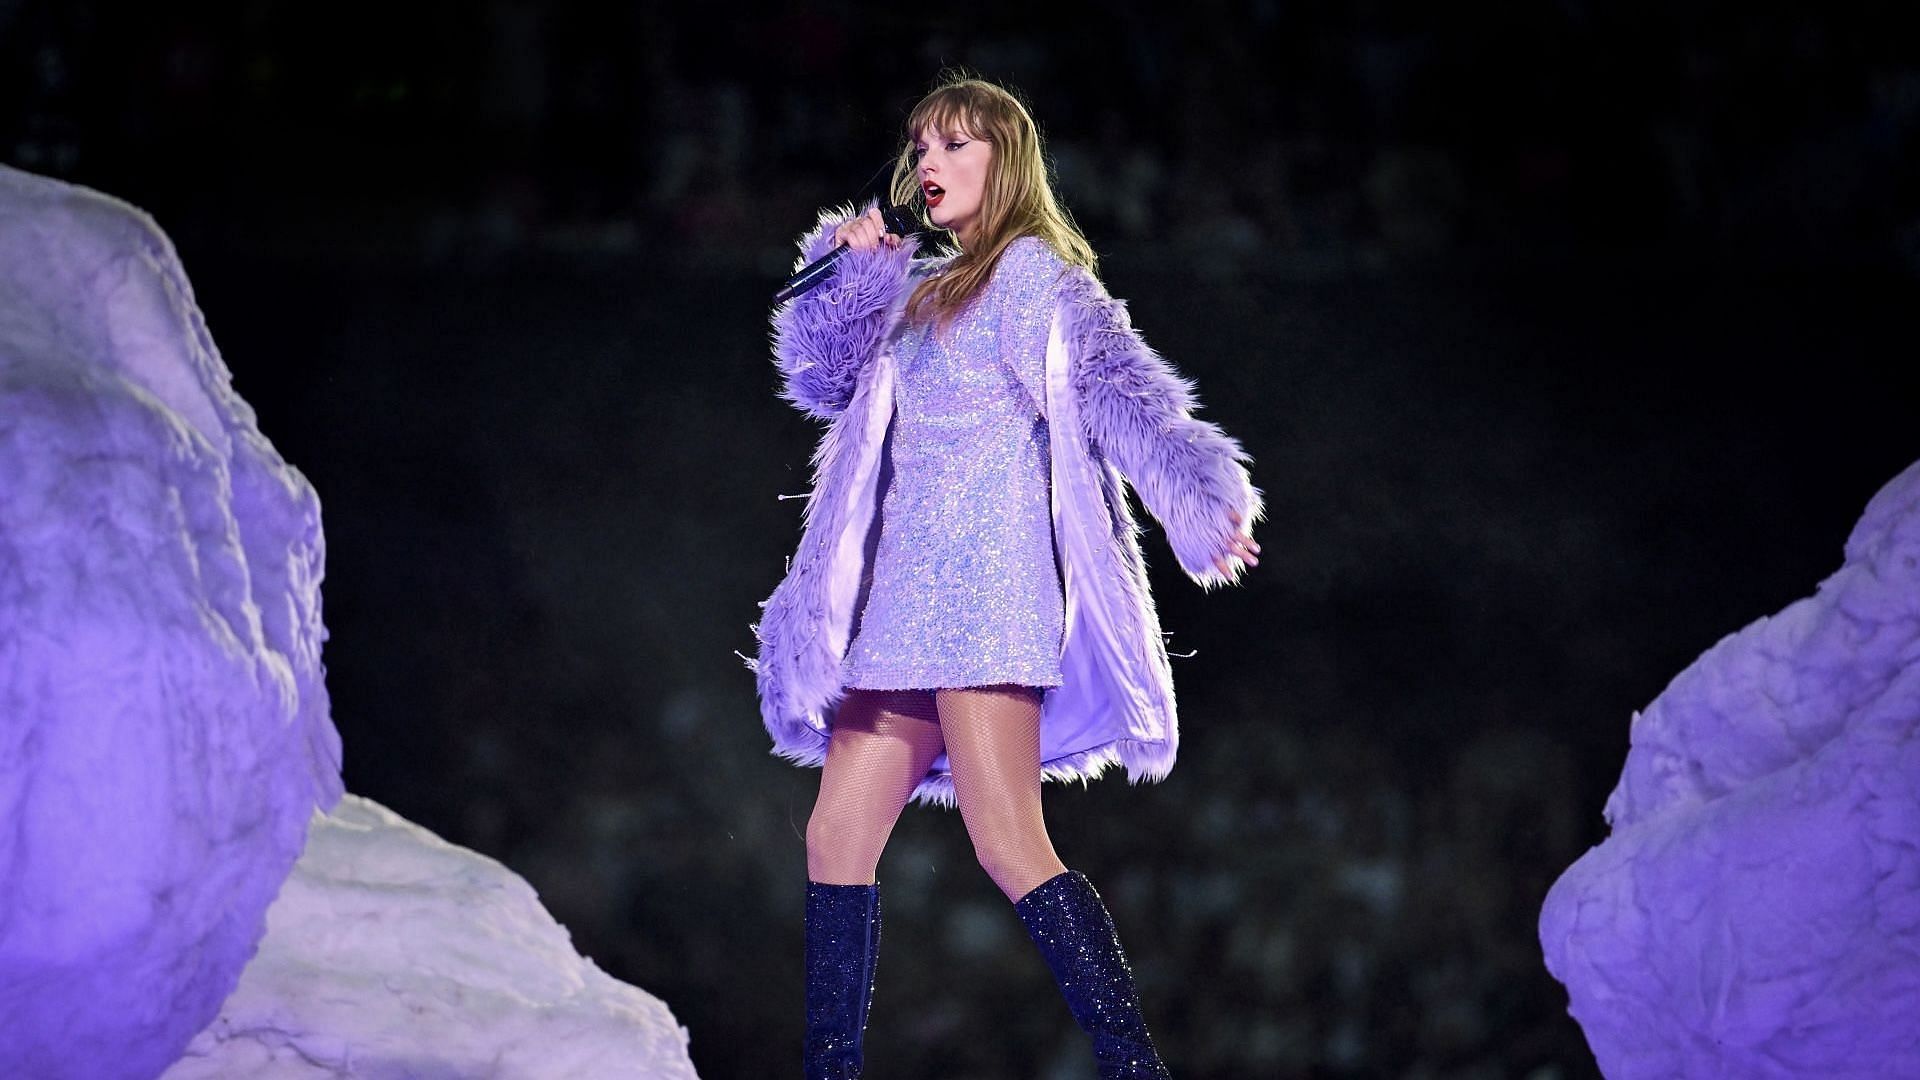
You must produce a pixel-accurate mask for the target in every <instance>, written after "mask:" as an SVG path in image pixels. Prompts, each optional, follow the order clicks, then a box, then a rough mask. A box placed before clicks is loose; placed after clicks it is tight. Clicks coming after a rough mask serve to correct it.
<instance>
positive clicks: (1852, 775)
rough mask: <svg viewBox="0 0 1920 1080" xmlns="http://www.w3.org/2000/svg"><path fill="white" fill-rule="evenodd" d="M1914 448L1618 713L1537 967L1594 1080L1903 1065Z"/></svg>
mask: <svg viewBox="0 0 1920 1080" xmlns="http://www.w3.org/2000/svg"><path fill="white" fill-rule="evenodd" d="M1917 729H1920V465H1916V466H1913V467H1911V468H1908V469H1907V470H1906V471H1905V472H1904V473H1902V474H1901V475H1900V476H1899V477H1897V478H1895V479H1894V480H1893V481H1892V482H1891V483H1889V484H1888V485H1887V486H1886V487H1885V488H1884V489H1883V490H1882V491H1881V492H1880V493H1879V494H1878V495H1877V496H1875V497H1874V499H1873V500H1872V502H1871V503H1870V504H1869V505H1868V507H1867V510H1866V513H1865V514H1864V516H1863V517H1862V518H1861V520H1860V523H1859V524H1858V525H1857V526H1856V527H1855V529H1854V531H1853V534H1852V536H1851V537H1850V538H1849V539H1848V541H1847V545H1846V561H1845V564H1844V565H1843V566H1842V567H1841V568H1840V570H1839V571H1838V572H1836V573H1835V574H1834V575H1833V576H1831V577H1829V578H1828V579H1827V580H1826V581H1824V582H1822V583H1821V584H1820V587H1819V590H1818V592H1817V593H1816V594H1815V595H1813V596H1811V597H1809V598H1807V599H1804V600H1801V601H1799V602H1797V603H1795V604H1793V605H1791V606H1789V607H1788V608H1787V609H1786V610H1784V611H1782V612H1781V613H1780V614H1778V615H1775V616H1773V617H1771V618H1765V619H1761V620H1759V621H1757V622H1755V623H1754V624H1753V625H1751V626H1748V627H1746V628H1745V629H1743V630H1741V631H1739V632H1738V633H1735V634H1732V635H1730V636H1728V637H1727V638H1725V639H1724V640H1722V641H1721V642H1720V643H1719V644H1717V645H1715V646H1714V647H1713V648H1712V649H1710V650H1708V651H1707V653H1706V654H1705V655H1703V656H1702V657H1701V658H1700V659H1699V660H1698V661H1696V662H1695V663H1694V664H1693V665H1692V666H1691V667H1689V668H1687V670H1685V671H1684V672H1682V673H1681V674H1680V675H1679V676H1678V677H1676V678H1675V679H1674V680H1673V682H1672V683H1671V684H1670V685H1669V686H1668V687H1667V689H1666V690H1665V691H1664V692H1662V693H1661V695H1660V696H1659V697H1658V698H1657V699H1656V700H1655V701H1654V702H1653V703H1652V704H1651V705H1649V706H1648V707H1647V709H1646V711H1645V712H1644V713H1642V714H1640V715H1637V716H1635V717H1634V720H1633V728H1632V749H1631V750H1630V752H1629V753H1628V756H1627V762H1626V766H1625V768H1624V769H1623V770H1622V773H1621V777H1620V782H1619V785H1618V787H1617V788H1616V789H1615V790H1614V792H1613V794H1612V796H1611V797H1610V798H1609V799H1608V800H1607V806H1606V816H1607V820H1608V821H1609V822H1610V823H1611V825H1612V827H1613V831H1612V834H1611V836H1610V837H1609V838H1608V839H1607V840H1606V841H1605V842H1604V843H1602V844H1600V845H1599V846H1598V847H1596V848H1594V849H1593V850H1592V851H1589V852H1588V853H1587V854H1586V855H1585V856H1583V857H1582V858H1581V859H1580V860H1579V861H1578V862H1576V863H1575V864H1574V865H1573V866H1572V867H1571V868H1569V869H1568V870H1567V872H1566V873H1565V874H1564V875H1562V876H1561V878H1560V880H1559V881H1558V882H1557V883H1555V885H1554V887H1553V889H1552V891H1551V892H1550V893H1549V894H1548V897H1547V902H1546V905H1545V908H1544V909H1543V911H1542V913H1541V919H1540V938H1541V944H1542V946H1543V947H1544V949H1545V951H1546V960H1547V966H1548V969H1549V970H1551V971H1552V972H1553V974H1554V976H1555V977H1556V978H1558V979H1560V980H1561V982H1563V983H1565V984H1566V986H1567V989H1568V993H1569V996H1570V999H1571V1005H1570V1011H1571V1012H1572V1014H1573V1015H1574V1017H1575V1018H1576V1019H1578V1020H1579V1022H1580V1024H1581V1026H1582V1028H1583V1029H1584V1030H1585V1032H1586V1035H1587V1040H1588V1042H1589V1044H1590V1045H1591V1046H1592V1047H1593V1051H1594V1056H1595V1058H1596V1059H1597V1060H1598V1062H1599V1064H1600V1067H1601V1069H1602V1071H1603V1072H1605V1073H1606V1074H1607V1075H1608V1076H1609V1077H1614V1078H1628V1077H1674V1076H1684V1077H1728V1078H1734V1077H1739V1078H1742V1080H1753V1078H1763V1077H1806V1076H1819V1077H1825V1078H1834V1080H1838V1078H1846V1077H1858V1078H1862V1080H1865V1078H1868V1077H1872V1078H1884V1077H1894V1076H1920V1022H1916V1020H1915V1018H1916V1017H1920V739H1916V737H1915V736H1916V730H1917Z"/></svg>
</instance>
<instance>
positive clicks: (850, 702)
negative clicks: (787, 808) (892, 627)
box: [807, 690, 944, 884]
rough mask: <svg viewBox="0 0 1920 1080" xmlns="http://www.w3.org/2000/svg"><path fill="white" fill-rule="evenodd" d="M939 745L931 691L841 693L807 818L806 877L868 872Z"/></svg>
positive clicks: (931, 761) (824, 878)
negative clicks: (816, 795)
mask: <svg viewBox="0 0 1920 1080" xmlns="http://www.w3.org/2000/svg"><path fill="white" fill-rule="evenodd" d="M943 749H944V743H943V738H942V735H941V731H940V722H939V714H938V712H937V710H936V706H935V704H934V699H933V694H932V693H931V692H929V691H925V690H849V691H847V696H846V699H845V700H844V701H842V702H841V704H840V708H839V710H838V711H837V712H836V713H835V714H834V719H833V733H832V735H831V736H830V737H829V739H828V741H827V761H826V765H825V767H824V768H823V769H822V770H821V772H820V795H819V798H818V799H817V801H815V803H814V807H813V816H812V818H811V819H809V821H808V822H807V862H808V867H809V872H810V873H814V874H815V876H814V877H813V880H815V881H821V882H826V881H827V880H828V877H863V876H865V877H870V876H871V874H872V866H873V865H874V864H877V863H878V862H879V859H880V853H881V850H882V849H883V848H884V847H885V846H886V841H887V837H888V836H889V835H891V834H892V832H893V824H894V822H895V821H897V820H898V819H899V817H900V811H901V810H902V809H903V808H904V807H905V806H906V805H907V799H908V798H910V797H911V796H912V795H913V789H914V788H915V787H916V786H918V785H919V783H920V781H921V780H923V779H925V778H926V775H927V770H928V769H929V768H930V767H931V766H932V765H933V761H934V759H935V758H937V757H939V756H940V754H941V752H942V750H943ZM820 872H824V873H826V874H827V876H826V877H823V876H819V873H820ZM834 883H836V884H860V882H851V881H849V882H834Z"/></svg>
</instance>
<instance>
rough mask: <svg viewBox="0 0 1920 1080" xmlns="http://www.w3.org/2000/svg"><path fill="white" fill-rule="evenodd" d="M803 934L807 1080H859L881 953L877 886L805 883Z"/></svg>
mask: <svg viewBox="0 0 1920 1080" xmlns="http://www.w3.org/2000/svg"><path fill="white" fill-rule="evenodd" d="M806 934H807V944H806V954H807V955H806V964H807V1034H806V1044H805V1054H806V1077H807V1080H858V1077H859V1076H860V1064H861V1048H860V1043H861V1038H862V1036H863V1035H864V1034H865V1033H866V1030H867V1004H868V1003H869V1002H870V1001H871V1000H872V999H873V961H874V956H875V954H876V953H877V952H879V949H880V886H878V885H821V884H818V883H815V882H812V881H809V882H807V928H806Z"/></svg>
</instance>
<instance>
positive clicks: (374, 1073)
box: [165, 795, 694, 1080]
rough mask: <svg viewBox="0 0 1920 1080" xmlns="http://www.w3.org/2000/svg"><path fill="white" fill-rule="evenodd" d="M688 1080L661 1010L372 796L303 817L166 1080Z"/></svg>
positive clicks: (488, 868)
mask: <svg viewBox="0 0 1920 1080" xmlns="http://www.w3.org/2000/svg"><path fill="white" fill-rule="evenodd" d="M417 1076H433V1077H481V1076H488V1077H502V1078H513V1080H548V1078H551V1080H624V1078H634V1080H639V1078H643V1077H646V1078H659V1080H694V1070H693V1063H692V1062H691V1061H690V1060H689V1059H688V1057H687V1033H686V1030H685V1029H684V1028H681V1027H680V1026H679V1025H678V1024H676V1023H675V1022H674V1019H673V1016H672V1014H671V1013H669V1012H668V1011H667V1007H666V1006H665V1005H664V1004H662V1003H661V1002H660V1001H659V1000H658V999H657V998H654V997H652V996H650V995H648V994H646V993H644V992H642V991H640V990H637V989H635V988H634V987H632V986H629V985H627V984H626V983H623V982H620V981H618V980H616V979H614V978H613V977H612V976H610V975H607V974H606V973H604V972H602V971H601V970H600V969H599V968H597V967H595V966H594V964H593V962H592V961H591V960H586V959H582V958H581V957H580V956H579V955H578V954H576V953H575V952H574V950H573V946H572V943H571V941H570V939H569V937H568V935H567V931H566V930H565V929H564V928H562V927H561V926H560V924H559V923H556V922H554V920H553V917H552V916H551V915H549V914H547V911H546V909H545V908H543V907H541V906H540V901H539V899H538V898H537V897H536V896H535V894H534V891H533V887H532V886H530V885H528V884H527V883H526V882H525V881H523V880H522V879H520V878H519V877H517V876H516V875H514V874H513V873H512V872H510V871H508V870H507V869H506V868H505V867H503V866H501V865H500V864H499V863H497V862H494V861H493V860H492V859H489V858H486V857H485V856H482V855H476V854H474V853H473V852H471V851H468V850H466V849H465V848H460V847H455V846H454V845H452V844H449V843H447V842H445V841H444V840H441V839H440V838H439V837H436V836H434V835H433V834H432V833H430V832H427V831H426V830H425V829H422V828H420V827H419V826H417V825H413V824H410V823H409V822H407V821H405V820H404V819H402V818H400V817H397V816H395V815H394V814H393V813H392V812H390V811H388V810H387V809H385V808H384V807H382V806H380V805H379V804H377V803H373V802H369V801H367V800H365V799H362V798H359V797H358V796H354V795H349V796H347V797H346V798H345V799H344V800H342V801H341V803H340V805H339V806H338V807H337V808H335V810H334V812H333V813H332V814H331V815H329V816H325V817H316V818H315V820H314V823H313V829H312V831H311V833H310V834H309V839H308V842H307V851H306V854H305V855H303V856H301V858H300V861H299V863H298V864H296V865H295V866H294V869H293V876H292V877H290V878H289V879H288V880H287V885H286V888H285V889H284V890H283V891H282V892H281V893H280V898H279V899H278V900H275V901H274V903H273V907H272V908H271V909H269V910H268V912H267V936H266V938H265V939H264V940H262V941H261V943H260V953H259V955H258V956H256V957H255V958H254V960H253V962H252V963H251V964H249V965H247V970H246V973H245V974H244V975H243V976H242V977H241V979H240V988H239V990H237V991H235V992H234V994H233V996H232V997H231V998H229V999H227V1003H226V1005H225V1006H224V1007H223V1008H222V1009H221V1010H220V1017H219V1019H218V1020H216V1021H214V1023H213V1024H212V1026H210V1027H209V1028H208V1029H207V1030H206V1031H204V1032H202V1033H200V1035H199V1036H198V1037H196V1038H195V1039H194V1040H193V1043H192V1045H191V1046H190V1047H189V1048H188V1051H187V1056H186V1057H185V1058H183V1059H181V1060H180V1062H179V1063H178V1064H176V1065H174V1067H173V1068H172V1069H169V1070H168V1071H167V1073H166V1074H165V1080H231V1078H233V1077H250V1078H253V1080H322V1078H327V1080H332V1078H346V1077H357V1078H380V1077H393V1078H401V1077H417Z"/></svg>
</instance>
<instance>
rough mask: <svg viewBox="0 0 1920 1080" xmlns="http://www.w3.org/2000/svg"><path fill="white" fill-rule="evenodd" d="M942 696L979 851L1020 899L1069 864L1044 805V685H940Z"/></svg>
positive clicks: (950, 751)
mask: <svg viewBox="0 0 1920 1080" xmlns="http://www.w3.org/2000/svg"><path fill="white" fill-rule="evenodd" d="M935 700H936V702H937V704H938V706H939V714H940V734H941V737H942V738H943V739H944V740H945V742H946V750H947V760H948V762H949V763H950V764H951V765H952V766H953V789H954V795H955V796H956V797H957V798H958V800H959V803H960V817H961V818H962V820H964V821H965V822H966V825H967V835H968V836H969V837H970V838H971V839H972V840H973V851H974V854H975V856H977V857H978V858H979V860H980V865H981V867H983V868H984V869H985V870H986V871H987V876H989V877H991V878H993V883H994V884H995V885H998V886H999V887H1000V891H1001V892H1002V893H1005V894H1006V897H1007V899H1009V900H1018V899H1020V898H1021V897H1023V896H1025V895H1026V894H1027V893H1029V892H1031V891H1032V890H1033V888H1034V886H1036V885H1039V884H1040V883H1041V882H1044V881H1046V880H1048V879H1049V878H1052V877H1054V876H1056V875H1058V874H1062V873H1065V872H1066V869H1067V868H1066V867H1065V866H1063V865H1061V863H1060V857H1059V856H1058V855H1056V854H1054V851H1053V841H1052V840H1051V839H1050V838H1049V837H1048V836H1047V823H1046V819H1045V817H1044V816H1043V815H1042V813H1041V810H1040V692H1039V691H1038V690H1035V689H1033V688H1031V687H1025V686H983V687H970V688H967V689H959V690H941V691H938V692H937V693H936V694H935Z"/></svg>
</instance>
